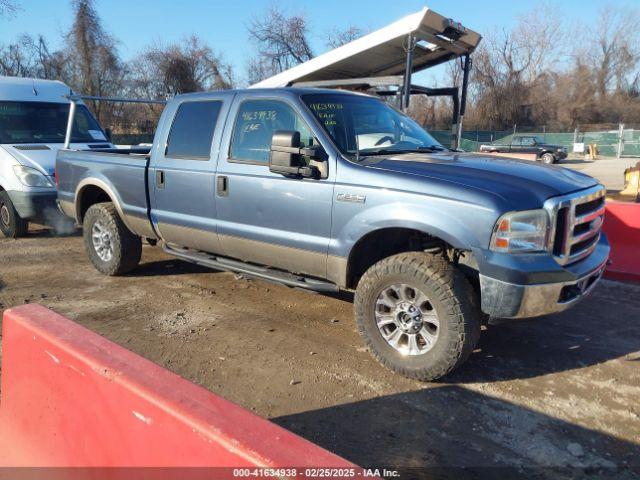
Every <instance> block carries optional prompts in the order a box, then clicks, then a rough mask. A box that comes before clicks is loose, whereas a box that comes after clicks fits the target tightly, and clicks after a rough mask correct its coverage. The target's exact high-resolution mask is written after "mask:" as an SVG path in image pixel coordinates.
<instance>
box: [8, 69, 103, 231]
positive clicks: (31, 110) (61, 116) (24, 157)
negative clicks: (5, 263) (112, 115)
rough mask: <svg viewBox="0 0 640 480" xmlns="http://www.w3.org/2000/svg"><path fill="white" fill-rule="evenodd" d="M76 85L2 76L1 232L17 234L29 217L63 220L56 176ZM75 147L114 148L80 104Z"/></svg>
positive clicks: (41, 220) (53, 220)
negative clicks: (69, 85) (73, 89)
mask: <svg viewBox="0 0 640 480" xmlns="http://www.w3.org/2000/svg"><path fill="white" fill-rule="evenodd" d="M71 93H72V92H71V89H70V88H69V87H68V86H67V85H65V84H64V83H62V82H59V81H52V80H39V79H34V78H17V77H0V231H1V232H2V233H3V234H4V235H5V236H6V237H11V238H16V237H20V236H23V235H24V234H26V232H27V229H28V225H29V221H30V220H34V221H38V222H45V223H58V222H59V221H60V220H62V219H63V218H64V217H60V214H59V213H58V209H57V208H56V198H57V194H56V188H55V181H54V178H53V173H54V166H55V161H56V152H57V151H58V150H59V149H60V148H62V146H63V144H64V140H65V130H66V128H67V119H68V117H69V104H70V102H69V100H68V98H67V96H68V95H70V94H71ZM71 141H72V142H73V143H72V145H71V146H72V148H78V149H87V148H110V147H112V145H111V144H110V143H109V142H108V140H107V137H106V135H105V132H104V131H103V130H102V128H101V127H100V126H99V125H98V122H97V121H96V120H95V118H93V116H92V115H91V113H90V112H89V110H88V109H87V107H86V106H84V105H82V104H80V105H78V108H77V112H76V115H75V121H74V125H73V132H72V137H71Z"/></svg>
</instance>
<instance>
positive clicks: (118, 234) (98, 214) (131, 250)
mask: <svg viewBox="0 0 640 480" xmlns="http://www.w3.org/2000/svg"><path fill="white" fill-rule="evenodd" d="M98 221H100V222H101V223H102V225H103V226H104V227H105V228H106V229H107V230H108V232H109V234H110V236H111V245H112V250H113V257H112V258H111V259H110V260H109V261H104V260H102V259H101V258H100V257H99V256H98V253H97V252H96V249H95V247H94V245H93V240H92V229H93V226H94V224H95V223H96V222H98ZM82 230H83V237H84V246H85V249H86V251H87V255H88V256H89V260H91V263H92V264H93V266H94V267H95V268H96V270H98V271H99V272H100V273H104V274H105V275H110V276H116V275H122V274H124V273H127V272H130V271H131V270H133V269H134V268H136V267H137V266H138V263H140V257H141V256H142V241H141V239H140V237H138V236H136V235H134V234H133V233H131V231H130V230H129V229H128V228H127V226H126V225H125V224H124V222H123V221H122V219H121V218H120V215H118V211H117V210H116V207H115V206H114V205H113V203H111V202H105V203H96V204H95V205H92V206H91V207H89V209H88V210H87V213H86V214H85V216H84V221H83V223H82Z"/></svg>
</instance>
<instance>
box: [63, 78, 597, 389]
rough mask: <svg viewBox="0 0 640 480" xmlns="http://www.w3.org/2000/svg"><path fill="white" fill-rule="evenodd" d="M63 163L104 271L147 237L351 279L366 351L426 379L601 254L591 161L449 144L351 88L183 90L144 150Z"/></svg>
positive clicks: (136, 253)
mask: <svg viewBox="0 0 640 480" xmlns="http://www.w3.org/2000/svg"><path fill="white" fill-rule="evenodd" d="M57 178H58V182H59V183H58V198H59V205H60V208H61V209H62V211H63V212H64V213H65V214H66V215H68V216H71V217H73V218H75V220H76V221H77V222H78V224H81V225H83V229H84V242H85V246H86V250H87V254H88V257H89V259H90V261H91V262H92V263H93V265H94V266H95V268H96V269H97V270H98V271H100V272H102V273H104V274H107V275H119V274H124V273H126V272H129V271H131V270H132V269H134V268H136V266H137V265H138V263H139V261H140V256H141V242H142V240H143V239H147V240H148V241H149V242H150V243H151V244H156V243H157V244H159V245H161V246H162V248H163V249H164V250H165V252H167V253H168V254H170V255H173V256H175V257H178V258H180V259H183V260H186V261H189V262H194V263H197V264H200V265H205V266H209V267H212V268H216V269H222V270H229V271H235V272H241V273H243V274H245V275H248V276H253V277H256V278H262V279H266V280H269V281H274V282H279V283H281V284H284V285H288V286H291V287H302V288H307V289H311V290H316V291H320V292H336V291H339V290H351V291H355V296H354V304H355V308H354V309H355V317H356V322H357V326H358V330H359V332H360V333H361V334H362V336H363V337H364V340H365V342H366V343H367V345H368V347H369V349H370V351H371V352H372V353H373V355H374V356H375V357H376V358H377V359H378V360H380V362H381V363H382V364H384V365H386V366H387V367H388V368H390V369H392V370H394V371H396V372H399V373H401V374H403V375H406V376H408V377H411V378H416V379H420V380H432V379H436V378H439V377H441V376H443V375H446V374H447V373H448V372H450V371H452V370H453V369H455V368H456V367H457V366H458V365H460V364H461V363H462V362H464V361H465V359H466V358H467V357H468V356H469V354H470V353H471V352H472V351H473V349H474V347H475V345H476V343H477V341H478V338H479V335H480V329H481V322H482V321H484V320H486V318H487V317H488V316H495V317H503V318H525V317H535V316H540V315H545V314H550V313H554V312H558V311H561V310H564V309H566V308H568V307H570V306H572V305H574V304H575V303H576V302H578V301H580V300H581V299H582V298H584V297H585V296H586V295H587V294H588V293H589V292H590V291H591V290H592V289H593V288H594V286H595V285H596V283H597V282H598V280H599V279H600V277H601V275H602V272H603V270H604V268H605V265H606V262H607V259H608V256H609V245H608V243H607V239H606V237H605V235H604V234H603V233H602V232H601V228H600V227H601V225H602V220H603V216H604V195H605V190H604V188H603V187H602V186H601V185H599V184H598V183H597V182H596V181H595V180H594V179H593V178H591V177H589V176H587V175H583V174H581V173H577V172H574V171H570V170H567V169H563V168H560V167H555V166H549V165H541V164H535V163H531V162H527V161H520V160H514V159H508V158H497V157H492V156H487V155H482V154H471V153H461V152H457V151H452V150H449V149H447V148H445V147H443V146H442V145H440V144H438V142H436V141H435V140H434V139H433V137H431V135H429V134H428V133H427V132H426V131H424V130H423V129H421V128H420V127H419V126H418V125H417V124H416V123H415V122H414V121H413V120H411V119H410V118H409V117H407V116H405V115H404V114H402V113H400V112H399V111H397V110H395V109H394V108H392V107H390V106H389V105H388V104H387V103H385V102H383V101H382V100H380V99H379V98H377V97H371V96H368V95H364V94H356V93H350V92H346V91H335V90H323V89H314V88H293V87H287V88H276V89H258V88H255V89H249V90H229V91H220V92H209V93H199V94H187V95H181V96H178V97H175V98H174V99H172V100H170V101H169V102H168V104H167V105H166V107H165V109H164V111H163V113H162V116H161V118H160V121H159V124H158V127H157V131H156V134H155V139H154V142H153V146H152V147H151V149H150V150H148V151H140V150H138V151H126V152H123V151H118V150H112V151H85V150H78V149H70V150H61V151H60V152H59V153H58V160H57Z"/></svg>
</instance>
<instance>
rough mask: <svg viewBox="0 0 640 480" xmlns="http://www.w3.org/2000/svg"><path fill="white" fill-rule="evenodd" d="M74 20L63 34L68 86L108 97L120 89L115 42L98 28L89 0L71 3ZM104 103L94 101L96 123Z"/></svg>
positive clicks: (119, 63)
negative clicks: (67, 59)
mask: <svg viewBox="0 0 640 480" xmlns="http://www.w3.org/2000/svg"><path fill="white" fill-rule="evenodd" d="M73 6H74V9H75V12H76V14H75V18H74V22H73V25H72V26H71V30H70V31H69V33H67V35H66V42H67V47H66V51H67V56H68V58H69V68H70V72H69V75H70V78H69V81H70V82H71V84H72V86H74V87H75V88H76V89H77V90H79V91H80V92H82V93H83V94H85V95H98V96H109V95H114V94H116V93H117V92H119V91H120V90H121V89H122V86H123V80H124V78H123V77H124V69H123V65H122V62H121V61H120V58H119V56H118V50H117V47H116V42H115V40H114V39H113V38H112V37H111V35H109V34H108V33H107V32H106V31H105V30H104V28H103V27H102V22H101V20H100V17H99V16H98V13H97V12H96V10H95V8H94V6H93V0H73ZM105 105H106V104H104V103H101V102H97V103H96V104H95V105H94V112H95V113H96V115H97V116H98V118H99V119H100V120H104V118H102V113H103V110H104V109H105V108H111V107H109V106H105Z"/></svg>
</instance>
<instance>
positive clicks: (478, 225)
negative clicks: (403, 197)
mask: <svg viewBox="0 0 640 480" xmlns="http://www.w3.org/2000/svg"><path fill="white" fill-rule="evenodd" d="M430 201H431V205H429V204H428V203H426V202H424V200H422V201H421V202H417V201H416V202H410V203H408V204H403V206H402V207H399V205H398V204H393V203H382V204H380V205H377V206H372V207H370V208H367V209H366V210H363V211H361V212H359V213H357V214H356V215H353V216H352V217H351V218H349V219H348V221H347V223H345V224H344V225H342V226H341V227H340V228H339V230H335V231H334V232H332V235H331V237H332V239H331V241H330V243H329V256H328V269H327V270H328V274H329V276H330V277H331V280H332V281H337V282H338V283H340V284H343V283H344V281H345V280H346V271H347V264H348V259H349V256H350V255H351V252H352V250H353V248H354V246H355V245H356V244H357V243H358V241H359V240H361V239H362V238H364V237H365V236H366V235H368V234H370V233H372V232H375V231H378V230H383V229H386V228H407V229H412V230H418V231H420V232H423V233H425V234H427V235H430V236H432V237H436V238H439V239H440V240H443V241H444V242H446V243H448V244H449V245H451V246H452V247H454V248H459V249H464V250H473V249H476V248H478V247H483V246H484V247H486V245H488V243H489V239H490V237H491V230H492V228H493V225H494V224H495V221H496V213H495V211H493V210H492V209H490V208H486V207H482V206H480V205H473V204H464V210H465V211H464V214H463V213H462V210H461V209H460V207H458V208H455V209H452V208H450V207H451V206H450V205H449V208H444V206H443V205H442V202H447V203H449V202H455V200H448V199H438V198H433V197H432V198H431V199H430ZM456 203H458V202H456ZM462 205H463V204H460V206H462ZM452 213H453V214H452ZM455 214H459V215H455ZM485 244H486V245H485Z"/></svg>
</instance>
